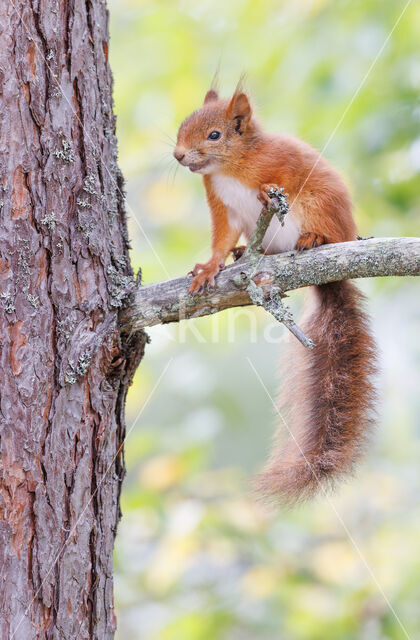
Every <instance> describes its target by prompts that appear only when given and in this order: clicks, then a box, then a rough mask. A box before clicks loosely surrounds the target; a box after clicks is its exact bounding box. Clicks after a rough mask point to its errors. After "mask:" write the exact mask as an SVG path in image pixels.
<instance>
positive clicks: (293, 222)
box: [211, 174, 300, 253]
mask: <svg viewBox="0 0 420 640" xmlns="http://www.w3.org/2000/svg"><path fill="white" fill-rule="evenodd" d="M211 181H212V185H213V188H214V190H215V192H216V195H217V197H218V198H220V200H221V201H222V202H223V204H224V205H225V206H226V207H227V210H228V215H229V224H230V225H231V226H232V227H235V228H236V229H238V230H239V231H241V233H243V234H244V236H245V238H246V240H249V238H250V236H251V234H252V232H253V230H254V227H255V223H256V221H257V219H258V216H259V215H260V213H261V203H260V201H259V200H258V199H257V195H258V189H250V188H249V187H247V186H246V185H244V184H243V183H242V182H240V181H239V180H236V179H235V178H231V177H229V176H223V175H217V174H216V175H213V176H212V177H211ZM299 236H300V225H299V222H298V220H297V218H296V215H295V214H294V213H293V211H290V212H289V213H288V214H287V216H286V217H285V220H284V225H283V226H282V225H281V224H280V222H279V220H278V219H277V218H276V217H275V216H274V217H273V219H272V221H271V223H270V226H269V227H268V230H267V233H266V235H265V238H264V242H263V249H264V250H267V252H268V253H280V252H282V251H290V250H292V249H294V248H295V246H296V242H297V240H298V238H299Z"/></svg>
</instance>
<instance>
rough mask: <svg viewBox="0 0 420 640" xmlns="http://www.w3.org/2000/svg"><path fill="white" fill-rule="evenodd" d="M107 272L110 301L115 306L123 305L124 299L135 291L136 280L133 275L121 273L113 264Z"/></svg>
mask: <svg viewBox="0 0 420 640" xmlns="http://www.w3.org/2000/svg"><path fill="white" fill-rule="evenodd" d="M106 272H107V275H108V281H109V284H108V290H109V294H110V297H111V300H110V303H111V305H112V306H113V307H121V306H122V304H123V302H124V300H125V299H126V298H127V297H128V296H129V295H130V293H131V292H132V291H133V288H134V286H135V280H134V278H133V277H132V276H131V275H123V274H121V273H119V272H118V271H117V269H116V268H115V267H114V266H113V265H109V266H108V268H107V270H106Z"/></svg>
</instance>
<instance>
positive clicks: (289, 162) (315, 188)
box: [174, 87, 376, 503]
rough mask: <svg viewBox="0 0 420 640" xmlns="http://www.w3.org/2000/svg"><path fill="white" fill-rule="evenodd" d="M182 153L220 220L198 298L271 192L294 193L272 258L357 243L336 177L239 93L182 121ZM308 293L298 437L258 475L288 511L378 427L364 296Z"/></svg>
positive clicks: (198, 277)
mask: <svg viewBox="0 0 420 640" xmlns="http://www.w3.org/2000/svg"><path fill="white" fill-rule="evenodd" d="M174 156H175V158H176V159H177V160H178V162H180V164H182V165H183V166H185V167H188V168H189V169H190V171H192V172H194V173H199V174H201V175H202V176H203V182H204V187H205V190H206V195H207V201H208V204H209V208H210V213H211V221H212V256H211V258H210V260H209V261H208V262H206V263H204V264H196V265H195V267H194V269H193V270H192V272H191V273H192V275H193V279H192V284H191V287H190V293H191V294H194V295H197V294H200V293H201V292H202V291H203V288H204V286H205V285H206V283H208V286H212V287H213V286H215V277H216V276H217V274H218V272H219V271H220V270H221V269H223V268H224V265H225V260H226V258H227V256H228V254H229V252H230V251H232V250H233V249H234V247H235V245H236V243H237V241H238V239H239V237H240V236H241V235H243V236H244V237H245V239H246V240H249V238H250V235H251V234H252V231H253V229H254V226H255V223H256V220H257V218H258V216H259V214H260V212H261V203H263V204H268V203H269V193H270V190H271V188H272V187H273V186H274V185H275V186H278V187H284V189H285V191H287V192H288V194H289V203H290V211H289V213H288V214H287V215H286V217H285V221H284V226H281V225H280V222H279V221H278V219H277V218H276V216H274V218H273V220H272V222H271V224H270V226H269V228H268V231H267V233H266V236H265V239H264V242H263V250H264V251H265V252H266V253H279V252H282V251H290V250H295V249H296V250H304V249H310V248H312V247H317V246H319V245H322V244H326V243H332V242H345V241H348V240H356V238H357V232H356V225H355V222H354V220H353V216H352V202H351V198H350V195H349V192H348V190H347V188H346V186H345V184H344V182H343V180H342V179H341V177H340V175H339V174H338V173H337V171H336V170H335V169H333V168H332V167H331V166H330V165H329V164H328V162H327V161H326V160H325V159H324V158H322V157H320V156H319V154H318V153H317V152H316V151H315V150H314V149H313V148H312V147H310V146H309V145H308V144H306V143H304V142H302V141H300V140H297V139H296V138H293V137H291V136H288V135H272V134H268V133H265V132H264V130H263V129H262V127H261V125H260V123H259V122H258V120H257V119H256V118H255V116H254V115H253V111H252V108H251V104H250V100H249V98H248V96H247V94H246V93H245V92H244V91H243V90H242V89H241V88H240V87H238V88H237V89H236V90H235V93H234V94H233V96H232V98H231V99H230V100H224V99H220V98H219V96H218V93H217V91H216V90H215V89H210V90H209V91H208V92H207V94H206V96H205V99H204V104H203V106H202V107H201V108H200V109H198V110H197V111H195V112H194V113H192V114H191V115H190V116H189V117H188V118H186V119H185V120H184V122H183V123H182V124H181V126H180V129H179V132H178V138H177V144H176V148H175V150H174ZM312 289H314V291H315V298H316V300H315V308H314V310H313V311H312V315H311V316H310V318H309V319H308V320H307V321H306V323H305V325H304V329H305V332H306V333H307V335H308V336H309V337H310V338H312V340H313V342H314V343H315V347H314V348H313V349H312V350H309V349H305V348H304V347H302V346H301V345H300V344H298V343H297V342H296V344H294V345H293V353H292V354H291V356H290V358H289V362H290V364H291V367H290V368H291V370H292V373H293V379H292V380H291V381H290V380H289V381H287V383H285V385H286V387H287V393H285V394H284V395H285V403H284V404H285V405H287V407H288V408H289V411H288V417H287V425H288V427H289V428H291V429H292V433H293V437H292V438H289V439H288V441H286V442H283V441H280V439H278V441H277V443H276V445H275V448H274V451H273V453H272V455H271V457H270V460H269V462H268V465H267V467H266V468H265V470H264V471H263V473H262V474H261V476H260V477H259V486H260V488H261V489H262V490H263V492H264V493H265V494H266V495H269V496H273V497H275V496H277V497H278V498H279V499H280V500H281V501H283V502H289V503H290V502H294V501H297V500H301V499H305V498H308V497H310V496H311V495H312V494H313V493H314V492H315V491H316V490H317V489H318V488H319V487H320V486H321V487H323V490H324V491H325V488H326V487H330V486H331V485H333V484H334V482H335V480H336V479H338V478H340V477H342V476H343V475H345V474H347V473H349V472H350V471H352V470H353V468H354V465H355V463H356V461H357V460H358V458H359V455H360V453H361V452H362V451H363V446H364V444H365V442H366V440H367V437H368V435H369V427H370V426H371V425H372V421H373V406H374V399H375V390H374V386H373V382H372V377H373V375H374V374H375V371H376V362H375V345H374V341H373V338H372V336H371V335H370V332H369V326H368V318H367V316H366V315H365V313H364V311H363V309H362V295H361V294H360V293H359V291H358V289H357V288H356V287H355V286H354V284H352V283H351V282H349V281H340V282H333V283H330V284H325V285H321V286H317V287H313V288H312ZM282 411H283V410H282V409H281V410H280V415H281V416H282V417H283V412H282ZM282 430H283V429H282Z"/></svg>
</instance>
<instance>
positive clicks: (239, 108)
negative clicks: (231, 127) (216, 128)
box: [226, 92, 252, 134]
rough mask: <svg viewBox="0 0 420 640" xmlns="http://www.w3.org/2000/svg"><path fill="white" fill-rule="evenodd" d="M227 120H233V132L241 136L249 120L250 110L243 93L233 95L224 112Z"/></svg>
mask: <svg viewBox="0 0 420 640" xmlns="http://www.w3.org/2000/svg"><path fill="white" fill-rule="evenodd" d="M226 115H227V117H228V118H232V120H235V131H237V132H238V133H239V134H242V133H243V132H244V130H245V128H246V126H247V124H248V122H249V121H250V119H251V115H252V109H251V105H250V104H249V100H248V96H247V95H246V94H245V93H242V92H241V93H236V92H235V93H234V94H233V97H232V99H231V101H230V102H229V105H228V108H227V110H226Z"/></svg>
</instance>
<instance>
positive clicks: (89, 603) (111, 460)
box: [0, 0, 144, 640]
mask: <svg viewBox="0 0 420 640" xmlns="http://www.w3.org/2000/svg"><path fill="white" fill-rule="evenodd" d="M0 33H1V36H0V37H1V46H0V91H1V95H0V123H1V124H0V127H1V129H0V325H1V326H0V359H1V364H0V366H1V371H2V381H1V382H2V384H1V387H0V429H1V430H0V435H1V443H0V456H1V457H0V567H1V581H0V611H1V613H0V637H1V638H4V639H11V638H14V639H15V640H32V639H35V638H36V639H41V638H42V639H44V638H48V639H50V638H54V639H56V638H57V639H58V638H60V639H68V640H75V639H76V638H78V639H79V640H82V639H84V638H95V639H96V638H97V639H98V640H99V639H100V640H104V639H105V640H106V639H108V638H112V637H113V635H114V629H115V616H114V612H113V581H112V580H113V579H112V549H113V542H114V536H115V531H116V526H117V522H118V519H119V493H120V487H121V480H122V477H123V474H124V462H123V459H122V453H121V445H122V441H123V438H124V399H125V395H126V391H127V386H128V384H129V382H130V378H131V375H132V373H133V371H134V369H135V366H136V364H137V362H138V360H139V358H140V357H141V354H142V349H143V344H144V336H143V335H142V336H140V339H139V340H136V342H133V341H132V344H128V341H125V342H122V341H121V338H120V332H119V325H118V315H119V311H120V309H121V308H122V307H123V306H124V303H125V297H124V296H126V294H127V292H128V291H129V290H130V288H131V287H132V285H133V278H132V272H131V268H130V264H129V259H128V241H127V230H126V222H125V215H124V204H123V197H122V193H121V190H122V178H121V174H120V172H119V170H118V167H117V163H116V157H117V152H116V139H115V120H114V116H113V113H112V78H111V73H110V69H109V65H108V15H107V11H106V7H105V4H104V2H100V1H98V2H95V3H91V2H88V1H85V0H61V1H60V2H37V1H36V0H33V1H31V0H10V1H6V2H4V3H3V11H2V17H1V27H0Z"/></svg>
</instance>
